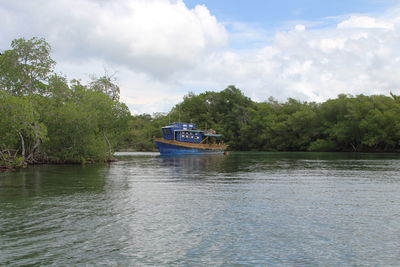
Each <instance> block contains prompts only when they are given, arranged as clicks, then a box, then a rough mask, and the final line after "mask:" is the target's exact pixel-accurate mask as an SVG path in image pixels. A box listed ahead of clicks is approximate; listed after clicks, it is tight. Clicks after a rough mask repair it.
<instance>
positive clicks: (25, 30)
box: [0, 0, 228, 79]
mask: <svg viewBox="0 0 400 267" xmlns="http://www.w3.org/2000/svg"><path fill="white" fill-rule="evenodd" d="M5 1H6V0H3V1H0V2H5ZM8 2H9V1H8ZM25 4H26V5H25ZM0 14H6V15H7V16H5V17H6V18H7V20H6V24H5V25H4V24H3V25H2V28H7V29H11V30H10V32H8V35H9V36H4V35H3V38H4V37H19V36H10V35H12V34H10V33H12V32H14V33H19V34H20V35H23V36H32V35H38V36H43V37H46V39H48V40H49V42H50V43H51V44H52V45H53V47H54V50H55V51H57V52H58V53H59V54H60V55H61V54H62V56H63V58H62V59H63V60H76V59H83V60H86V58H88V57H89V58H101V59H103V60H106V61H108V62H112V63H114V64H120V65H124V66H126V67H127V68H130V69H132V70H135V71H141V72H146V73H148V74H150V75H153V76H154V77H156V78H158V79H166V78H168V77H169V75H171V73H173V72H176V71H179V70H182V69H188V68H190V67H191V66H192V65H195V64H197V63H198V62H199V60H200V59H201V58H202V57H203V56H204V55H205V54H207V53H208V52H209V51H212V50H214V49H216V48H219V47H221V46H224V45H225V44H226V42H227V38H228V37H227V32H226V30H225V28H224V26H223V25H222V24H221V23H218V22H217V20H216V18H215V17H214V16H212V15H211V14H210V12H209V10H208V9H207V8H206V7H205V6H201V5H198V6H196V7H195V8H194V9H188V8H187V7H186V6H185V4H184V3H183V2H182V1H181V0H176V1H172V0H171V1H168V0H130V1H123V0H116V1H95V0H54V1H47V0H38V1H30V2H26V1H22V0H16V1H13V2H11V3H5V5H3V4H1V5H0Z"/></svg>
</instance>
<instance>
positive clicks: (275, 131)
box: [0, 38, 400, 168]
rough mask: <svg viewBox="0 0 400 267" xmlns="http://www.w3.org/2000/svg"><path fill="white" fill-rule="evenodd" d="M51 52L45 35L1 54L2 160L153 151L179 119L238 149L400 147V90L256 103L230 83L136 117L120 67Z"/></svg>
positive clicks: (70, 159) (73, 159) (81, 159)
mask: <svg viewBox="0 0 400 267" xmlns="http://www.w3.org/2000/svg"><path fill="white" fill-rule="evenodd" d="M50 52H51V48H50V45H49V44H48V43H47V42H46V41H45V40H44V39H39V38H32V39H30V40H25V39H23V38H21V39H16V40H14V41H12V43H11V49H10V50H6V51H4V52H3V53H2V54H0V168H10V167H18V166H24V165H27V164H35V163H85V162H104V161H109V160H112V159H113V153H114V151H116V150H117V149H118V150H120V149H125V150H135V151H153V150H155V146H154V143H153V137H160V136H161V130H160V128H161V127H162V126H165V125H168V124H170V123H172V122H178V121H181V122H193V123H196V124H197V126H198V128H205V129H210V128H212V129H214V130H216V131H217V132H219V133H222V134H223V135H224V139H225V140H224V141H225V142H226V143H228V144H229V145H230V149H232V150H259V151H400V142H399V141H400V97H398V96H396V95H391V96H383V95H372V96H365V95H358V96H350V95H339V96H338V97H337V98H336V99H331V100H328V101H326V102H323V103H315V102H301V101H298V100H295V99H288V100H287V101H286V102H285V103H281V102H278V101H276V100H275V99H273V98H270V99H269V100H268V101H265V102H255V101H252V100H251V99H250V98H248V97H246V96H245V95H244V94H243V93H242V92H241V91H240V90H239V89H237V88H236V87H234V86H229V87H228V88H226V89H225V90H222V91H221V92H204V93H201V94H198V95H197V94H194V93H189V94H188V95H186V96H185V97H184V99H183V101H182V102H181V103H179V104H177V105H176V106H175V107H174V108H172V110H171V111H170V112H169V113H168V114H161V113H159V114H153V115H152V116H151V115H148V114H142V115H136V116H132V115H131V114H130V112H129V110H128V108H127V106H126V105H125V104H123V103H121V102H120V101H119V87H118V86H117V85H116V84H115V80H114V79H113V77H112V76H109V75H107V74H106V75H104V76H101V77H92V79H91V81H90V82H89V83H88V84H82V82H80V81H79V80H68V79H67V78H66V77H64V76H63V75H60V74H57V73H55V72H54V66H55V61H54V60H53V59H52V58H51V56H50Z"/></svg>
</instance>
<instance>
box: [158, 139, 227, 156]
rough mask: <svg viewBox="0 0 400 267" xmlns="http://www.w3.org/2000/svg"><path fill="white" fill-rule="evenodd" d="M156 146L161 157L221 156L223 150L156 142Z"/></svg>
mask: <svg viewBox="0 0 400 267" xmlns="http://www.w3.org/2000/svg"><path fill="white" fill-rule="evenodd" d="M155 143H156V146H157V148H158V150H159V151H160V154H161V155H182V154H210V153H212V154H221V153H224V150H223V149H202V148H191V147H184V146H179V145H175V144H168V143H163V142H158V141H156V142H155Z"/></svg>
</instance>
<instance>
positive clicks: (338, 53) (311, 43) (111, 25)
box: [0, 0, 400, 113]
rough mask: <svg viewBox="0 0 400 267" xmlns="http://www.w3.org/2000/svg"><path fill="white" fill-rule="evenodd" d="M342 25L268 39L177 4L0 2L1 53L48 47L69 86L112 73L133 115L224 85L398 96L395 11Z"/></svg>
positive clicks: (307, 95)
mask: <svg viewBox="0 0 400 267" xmlns="http://www.w3.org/2000/svg"><path fill="white" fill-rule="evenodd" d="M339 15H341V16H339V17H338V21H337V22H336V23H335V24H334V25H332V19H329V18H327V21H328V22H329V23H326V24H324V23H321V21H322V22H323V19H321V20H319V21H318V22H315V23H313V22H296V23H295V24H293V26H292V28H291V29H289V30H286V29H285V30H282V29H280V30H276V31H275V32H274V33H271V29H263V28H262V27H260V25H257V26H254V25H251V24H246V22H221V21H218V19H217V18H216V17H215V16H213V15H212V14H211V13H210V11H209V10H208V9H207V7H206V6H203V5H198V6H196V7H195V8H193V9H189V8H187V7H186V5H185V4H184V2H183V1H182V0H114V1H108V0H68V1H67V0H52V1H50V0H37V1H23V0H14V1H8V0H0V18H1V20H2V27H1V28H0V35H1V36H2V38H0V47H8V46H9V43H10V41H11V40H12V39H14V38H18V37H21V36H23V37H26V38H30V37H32V36H39V37H45V38H46V39H47V40H48V41H49V42H50V43H51V45H52V46H53V48H54V49H53V50H54V58H55V59H56V61H57V62H58V65H57V70H58V71H62V72H64V73H66V74H67V76H68V77H70V78H85V77H87V75H88V74H90V73H97V74H101V73H102V70H103V68H107V69H109V70H111V71H112V72H114V71H116V72H117V78H118V79H119V81H120V87H121V99H122V100H123V101H125V102H126V103H127V104H128V106H129V107H130V109H131V111H132V112H134V113H142V112H147V113H153V112H157V111H161V112H165V111H168V110H169V109H170V108H171V107H172V106H173V105H174V104H175V103H178V102H179V101H180V100H181V99H182V97H183V96H184V95H185V94H187V92H189V91H194V92H196V93H201V92H203V91H205V90H221V89H223V88H225V87H226V86H228V85H231V84H234V85H236V86H238V87H239V88H241V89H242V90H243V91H244V93H245V94H246V95H248V96H250V97H252V98H253V99H254V100H256V101H263V100H266V99H268V97H270V96H273V97H275V98H278V99H279V100H285V99H286V98H288V97H292V98H297V99H300V100H307V101H323V100H326V99H328V98H333V97H336V96H337V95H338V94H340V93H350V94H361V93H363V94H377V93H383V94H388V93H389V91H393V92H394V93H397V94H399V93H400V92H399V90H398V88H399V78H398V77H400V49H399V46H398V44H399V43H400V27H399V23H400V11H399V10H398V9H396V8H392V9H390V10H387V12H386V13H384V14H380V15H376V14H375V15H371V14H358V15H357V14H350V15H348V16H344V15H343V14H339ZM314 24H316V25H317V24H318V25H320V26H318V27H313V25H314ZM282 25H287V24H285V23H282ZM321 25H323V26H321ZM16 33H18V35H17V34H16ZM82 76H84V77H82Z"/></svg>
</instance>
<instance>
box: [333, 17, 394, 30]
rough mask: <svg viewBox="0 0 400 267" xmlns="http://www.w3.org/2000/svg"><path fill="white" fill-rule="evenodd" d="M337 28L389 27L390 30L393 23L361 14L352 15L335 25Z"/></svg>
mask: <svg viewBox="0 0 400 267" xmlns="http://www.w3.org/2000/svg"><path fill="white" fill-rule="evenodd" d="M337 27H338V28H339V29H344V28H364V29H374V28H376V29H389V30H392V29H393V27H394V24H393V23H391V22H387V21H383V20H377V19H376V18H373V17H369V16H362V15H353V16H351V17H350V18H349V19H347V20H345V21H342V22H341V23H339V24H338V25H337Z"/></svg>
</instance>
